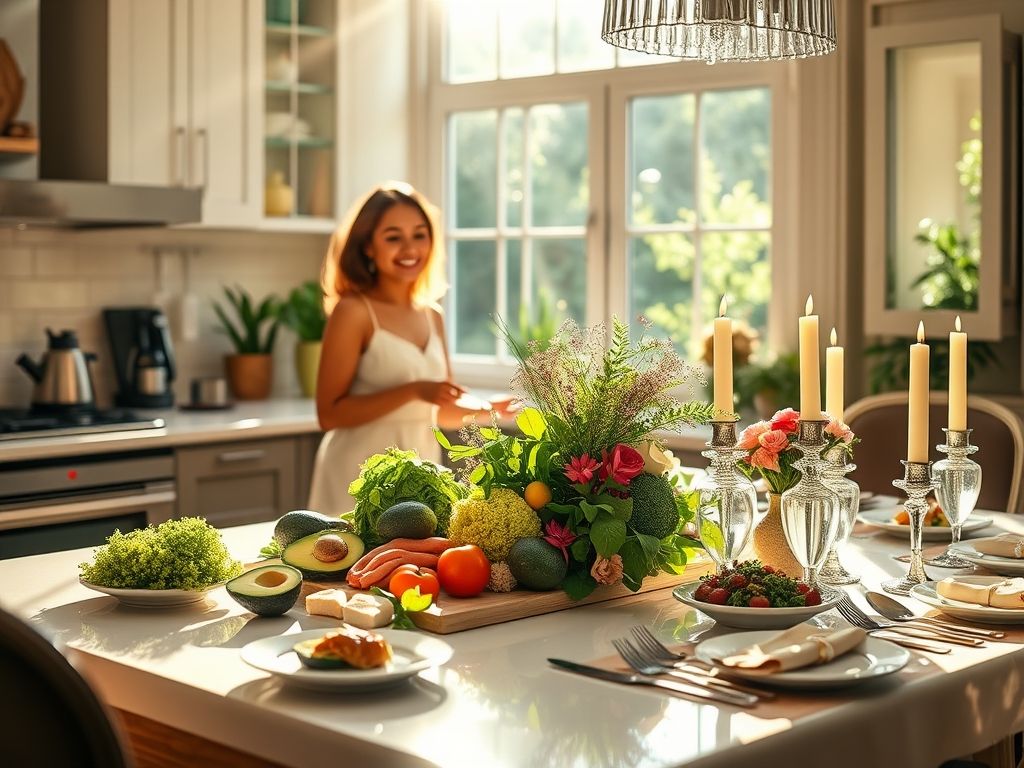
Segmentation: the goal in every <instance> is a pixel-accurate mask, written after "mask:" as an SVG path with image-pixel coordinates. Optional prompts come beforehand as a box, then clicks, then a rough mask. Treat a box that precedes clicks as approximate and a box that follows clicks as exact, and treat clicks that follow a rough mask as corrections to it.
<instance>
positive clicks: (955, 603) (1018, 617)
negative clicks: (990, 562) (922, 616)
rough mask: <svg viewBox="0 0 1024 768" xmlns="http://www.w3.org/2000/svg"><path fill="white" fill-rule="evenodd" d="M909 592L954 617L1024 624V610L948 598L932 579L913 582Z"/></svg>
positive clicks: (983, 580) (976, 579)
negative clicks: (920, 582) (936, 588)
mask: <svg viewBox="0 0 1024 768" xmlns="http://www.w3.org/2000/svg"><path fill="white" fill-rule="evenodd" d="M957 580H958V581H966V582H967V583H968V584H995V583H996V582H998V581H1003V580H1004V579H1002V578H1001V577H999V576H957ZM910 594H911V595H912V596H913V597H916V598H917V599H918V600H920V601H921V602H922V603H925V604H926V605H930V606H932V607H933V608H938V609H939V610H940V611H942V612H943V613H946V614H949V615H950V616H952V617H953V618H955V619H965V620H967V621H975V622H977V623H979V624H1024V610H1018V609H1015V608H991V607H989V606H987V605H974V604H973V603H962V602H960V601H959V600H950V599H949V598H946V597H942V596H941V595H940V594H939V593H938V592H936V591H935V582H934V581H926V582H925V583H924V584H915V585H914V586H913V587H911V588H910Z"/></svg>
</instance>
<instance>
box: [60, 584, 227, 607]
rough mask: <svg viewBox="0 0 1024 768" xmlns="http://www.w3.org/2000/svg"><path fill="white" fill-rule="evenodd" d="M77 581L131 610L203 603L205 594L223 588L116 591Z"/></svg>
mask: <svg viewBox="0 0 1024 768" xmlns="http://www.w3.org/2000/svg"><path fill="white" fill-rule="evenodd" d="M78 581H79V583H80V584H81V585H82V586H83V587H88V588H89V589H94V590H96V591H97V592H102V593H104V594H106V595H111V596H112V597H116V598H117V599H118V600H120V601H121V603H122V604H124V605H130V606H132V607H133V608H173V607H174V606H178V605H191V604H192V603H198V602H201V601H203V600H204V599H205V598H206V596H207V594H209V593H210V592H212V591H213V590H215V589H217V587H220V586H223V582H221V583H220V584H211V585H210V586H208V587H206V588H205V589H117V588H116V587H102V586H100V585H99V584H90V583H89V582H88V581H86V580H85V579H79V580H78Z"/></svg>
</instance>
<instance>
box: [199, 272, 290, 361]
mask: <svg viewBox="0 0 1024 768" xmlns="http://www.w3.org/2000/svg"><path fill="white" fill-rule="evenodd" d="M224 295H225V296H226V297H227V300H228V304H229V306H230V307H231V308H232V309H233V310H234V314H235V320H234V321H232V320H231V318H229V317H228V314H227V312H226V311H225V310H224V307H222V306H221V305H220V303H219V302H214V303H213V311H214V312H216V313H217V317H218V318H219V319H220V323H221V327H220V328H219V329H218V330H220V331H221V332H223V333H226V334H227V335H228V337H229V338H230V339H231V343H232V344H234V346H235V351H236V352H237V353H238V354H240V355H268V354H270V353H271V352H273V351H274V341H275V340H276V339H277V329H278V327H279V326H280V319H279V310H278V300H277V298H276V297H275V296H273V295H270V296H267V297H266V298H265V299H263V301H261V302H260V303H259V306H257V307H255V308H253V300H252V298H251V297H250V296H249V294H248V293H247V292H246V291H245V290H244V289H243V288H241V287H240V286H239V287H236V288H234V289H231V288H229V287H228V286H224ZM264 326H267V333H266V335H263V336H262V338H261V332H262V329H263V327H264Z"/></svg>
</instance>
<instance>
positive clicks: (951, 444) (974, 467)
mask: <svg viewBox="0 0 1024 768" xmlns="http://www.w3.org/2000/svg"><path fill="white" fill-rule="evenodd" d="M942 431H943V432H945V433H946V442H945V443H943V444H942V445H939V446H936V449H937V450H938V451H940V452H941V453H944V454H946V458H944V459H939V460H938V461H937V462H935V464H934V466H932V481H933V482H934V483H935V498H936V500H937V501H938V502H939V506H940V507H942V512H943V514H944V515H945V516H946V519H947V520H949V525H950V528H951V529H952V531H953V541H952V544H951V545H950V548H949V549H947V550H946V551H945V552H943V553H942V554H941V555H939V556H938V557H936V558H933V559H931V560H929V561H928V564H929V565H937V566H940V567H942V568H970V567H971V566H973V563H972V562H971V561H970V560H965V559H964V558H962V557H960V556H959V555H958V554H956V552H955V550H954V549H953V546H954V545H956V544H957V542H959V541H960V534H961V532H962V531H963V527H964V523H966V522H967V518H969V517H970V516H971V513H972V512H973V511H974V506H975V505H976V504H977V503H978V494H979V493H980V492H981V467H980V466H978V464H976V463H975V462H974V461H972V460H971V459H970V458H968V457H969V456H970V455H971V454H972V453H977V451H978V447H977V446H976V445H971V430H969V429H945V428H944V429H943V430H942Z"/></svg>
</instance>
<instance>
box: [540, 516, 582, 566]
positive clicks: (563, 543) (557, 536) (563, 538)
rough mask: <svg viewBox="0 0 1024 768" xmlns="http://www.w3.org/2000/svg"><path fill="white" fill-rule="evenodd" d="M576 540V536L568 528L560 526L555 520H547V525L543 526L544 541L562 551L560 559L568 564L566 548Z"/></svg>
mask: <svg viewBox="0 0 1024 768" xmlns="http://www.w3.org/2000/svg"><path fill="white" fill-rule="evenodd" d="M576 539H577V536H576V534H574V533H573V532H572V531H570V530H569V526H567V525H562V524H560V523H559V522H558V521H557V520H554V519H552V520H548V524H547V525H545V526H544V541H546V542H547V543H548V544H550V545H551V546H553V547H557V548H558V549H560V550H562V557H564V558H565V561H566V562H569V549H568V547H569V545H570V544H572V543H573V542H574V541H576Z"/></svg>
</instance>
